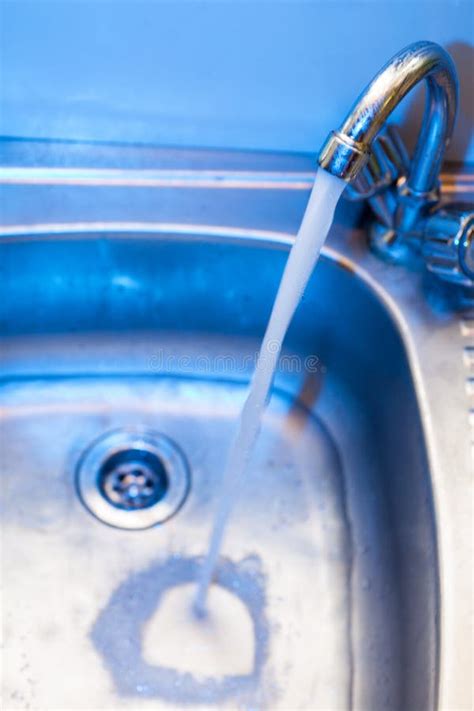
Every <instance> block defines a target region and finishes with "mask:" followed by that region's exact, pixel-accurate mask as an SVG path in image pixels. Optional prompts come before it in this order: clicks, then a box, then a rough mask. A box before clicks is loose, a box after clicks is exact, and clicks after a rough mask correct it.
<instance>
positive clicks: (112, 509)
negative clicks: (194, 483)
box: [77, 427, 190, 529]
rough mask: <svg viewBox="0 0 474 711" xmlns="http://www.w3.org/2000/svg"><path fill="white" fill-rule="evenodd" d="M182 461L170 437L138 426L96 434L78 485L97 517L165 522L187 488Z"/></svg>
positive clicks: (137, 523)
mask: <svg viewBox="0 0 474 711" xmlns="http://www.w3.org/2000/svg"><path fill="white" fill-rule="evenodd" d="M189 484H190V482H189V472H188V467H187V464H186V460H185V458H184V456H183V454H182V453H181V451H180V450H179V449H178V447H177V446H176V445H175V444H174V442H172V441H171V440H170V439H169V438H168V437H164V436H163V435H161V434H158V433H156V432H153V431H148V430H146V429H143V428H139V427H129V428H126V429H119V430H116V431H113V432H109V433H107V434H106V435H104V436H102V437H99V438H98V439H97V440H96V441H95V442H94V443H93V444H92V445H91V446H90V447H88V449H87V450H86V452H85V453H84V455H83V456H82V457H81V459H80V460H79V464H78V469H77V489H78V492H79V494H80V496H81V499H82V501H83V502H84V504H85V506H86V507H87V508H88V509H89V511H90V512H91V513H93V514H94V516H96V517H97V518H98V519H99V520H100V521H103V522H104V523H108V524H109V525H110V526H117V527H118V528H126V529H144V528H149V527H150V526H155V525H156V524H158V523H163V522H164V521H167V520H168V519H169V518H170V517H171V516H173V515H174V514H176V512H177V511H178V510H179V509H180V507H181V506H182V505H183V502H184V501H185V499H186V496H187V494H188V491H189Z"/></svg>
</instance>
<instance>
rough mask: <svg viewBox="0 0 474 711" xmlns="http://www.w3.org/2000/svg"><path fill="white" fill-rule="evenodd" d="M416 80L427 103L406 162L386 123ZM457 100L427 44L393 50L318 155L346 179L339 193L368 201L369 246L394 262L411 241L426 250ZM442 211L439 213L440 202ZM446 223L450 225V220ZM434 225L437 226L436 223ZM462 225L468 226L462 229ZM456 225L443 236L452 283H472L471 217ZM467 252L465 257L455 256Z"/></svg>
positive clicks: (441, 59) (452, 72)
mask: <svg viewBox="0 0 474 711" xmlns="http://www.w3.org/2000/svg"><path fill="white" fill-rule="evenodd" d="M422 80H426V87H427V91H426V108H425V113H424V117H423V121H422V125H421V128H420V132H419V136H418V141H417V144H416V148H415V151H414V154H413V158H412V159H411V161H410V160H409V158H408V155H407V153H406V150H405V148H404V146H403V142H402V141H401V138H400V137H399V135H398V134H397V132H396V131H395V130H394V128H393V127H390V126H387V120H388V118H389V117H390V115H391V114H392V112H393V111H394V109H395V108H396V107H397V106H398V104H399V103H400V102H401V101H402V99H403V98H404V97H405V96H406V95H407V94H408V93H409V92H410V91H411V90H412V89H413V88H414V87H415V86H416V85H417V84H419V83H420V82H421V81H422ZM457 104H458V79H457V74H456V68H455V66H454V64H453V62H452V60H451V57H450V56H449V54H448V53H447V52H446V51H445V50H444V49H443V48H442V47H440V46H439V45H437V44H435V43H433V42H416V43H415V44H412V45H409V46H408V47H406V48H405V49H403V50H401V51H400V52H398V54H396V55H395V56H394V57H392V59H391V60H390V61H389V62H388V63H387V64H386V65H385V67H383V69H382V70H381V71H380V72H379V73H378V74H377V75H376V77H375V78H374V79H373V80H372V81H371V82H370V84H369V85H368V86H367V87H366V89H365V90H364V91H363V92H362V94H361V95H360V96H359V98H358V99H357V101H356V103H355V104H354V106H353V107H352V109H351V111H350V112H349V114H348V115H347V117H346V119H345V121H344V122H343V124H342V125H341V127H340V129H339V130H338V131H333V132H331V134H330V135H329V137H328V138H327V140H326V142H325V143H324V145H323V148H322V150H321V152H320V154H319V165H320V166H321V167H322V168H324V169H325V170H327V171H328V172H330V173H332V174H333V175H335V176H337V177H339V178H341V179H343V180H345V181H346V182H347V183H349V185H350V187H349V188H348V189H347V190H346V193H347V194H348V196H349V197H350V198H352V199H367V200H368V202H369V204H370V206H371V208H372V211H373V214H374V221H373V224H372V226H371V229H370V234H371V244H372V246H373V248H374V249H375V250H376V251H377V252H379V253H380V254H382V256H384V257H387V258H389V259H391V260H393V261H401V260H403V259H405V258H406V255H407V253H409V252H410V253H411V252H412V250H413V248H414V246H415V249H418V251H421V252H422V253H423V254H425V255H426V254H427V253H428V252H429V250H427V249H425V248H424V242H425V241H428V242H429V241H430V229H431V226H432V225H433V224H434V222H433V220H432V216H433V213H434V212H436V211H437V210H438V209H439V208H440V196H439V172H440V168H441V164H442V161H443V158H444V153H445V150H446V147H447V145H448V143H449V141H450V138H451V136H452V133H453V129H454V124H455V120H456V113H457ZM443 210H444V212H443V214H446V207H445V206H444V207H443ZM469 213H471V214H472V210H470V208H469V209H468V213H467V214H469ZM456 214H457V215H458V213H456ZM456 219H458V217H456ZM446 220H447V222H446V224H447V225H448V224H449V227H450V229H451V230H452V229H453V226H452V220H451V218H449V219H448V218H446ZM435 222H436V226H437V229H439V222H440V220H436V221H435ZM467 224H470V225H471V228H470V231H469V232H466V233H465V230H464V227H463V226H464V225H467ZM459 227H460V231H459V230H458V231H455V234H456V237H455V238H454V237H453V239H452V240H448V241H449V249H450V250H451V252H452V255H451V256H452V261H453V260H454V261H453V263H454V262H455V264H456V266H455V267H453V271H452V273H451V281H458V282H460V283H463V284H464V285H465V284H466V283H467V284H468V285H471V284H472V285H473V286H474V271H471V270H470V268H469V267H467V266H466V264H471V263H472V261H473V256H472V255H473V252H474V239H473V236H472V234H473V232H472V220H466V211H465V210H464V211H463V215H462V216H461V215H459ZM466 245H467V246H466ZM466 249H467V251H468V253H469V255H470V259H468V260H467V262H466V259H465V258H461V251H462V252H463V254H464V255H465V253H466ZM428 266H430V265H428ZM431 266H432V265H431ZM433 271H436V268H435V267H433ZM440 275H441V276H443V278H446V277H445V274H444V273H441V274H440Z"/></svg>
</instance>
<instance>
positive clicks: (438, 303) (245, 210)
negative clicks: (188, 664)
mask: <svg viewBox="0 0 474 711" xmlns="http://www.w3.org/2000/svg"><path fill="white" fill-rule="evenodd" d="M15 150H17V151H18V148H15V147H13V151H15ZM31 150H32V153H30V159H31V157H32V156H33V158H34V150H33V149H31ZM48 150H49V151H50V153H49V156H53V158H54V156H55V150H56V151H58V154H61V160H62V161H63V163H65V162H67V160H66V159H67V153H68V149H67V147H66V146H58V147H56V149H55V148H54V147H52V148H49V149H48ZM75 150H76V149H75V148H74V147H71V151H72V153H74V151H75ZM97 150H98V149H96V148H94V147H91V148H89V149H87V150H86V149H84V150H83V153H82V159H83V160H84V161H85V160H86V157H87V155H89V156H90V161H91V165H94V161H95V160H96V159H97ZM100 150H101V151H102V156H104V155H106V154H107V151H109V156H110V161H111V163H112V162H113V165H114V166H115V165H117V164H119V163H120V161H121V160H123V159H124V157H123V156H124V155H128V156H130V155H131V152H133V149H124V154H123V155H122V153H121V150H120V149H119V148H117V147H110V148H108V149H105V148H102V149H100ZM87 151H88V152H87ZM136 151H137V155H138V156H140V155H141V156H143V155H144V154H145V153H146V151H145V149H136ZM155 155H156V153H155ZM56 158H57V154H56ZM178 158H179V160H181V161H185V160H186V156H179V157H178ZM48 160H49V157H48ZM104 160H106V159H105V158H104ZM157 162H159V152H158V161H157ZM206 162H207V163H208V164H212V168H213V169H214V168H216V167H217V166H219V165H220V169H221V170H222V171H224V172H226V175H227V180H228V183H229V184H231V183H232V170H233V168H235V166H236V163H238V164H239V169H244V170H245V172H246V173H251V172H252V170H257V171H262V172H264V173H265V174H267V173H268V170H269V169H271V170H273V171H279V172H280V178H281V180H282V181H285V180H286V182H288V179H287V178H285V171H287V170H289V171H290V172H291V174H292V175H293V176H295V175H297V174H298V173H300V174H301V175H302V176H304V175H305V174H307V172H308V170H309V169H310V165H311V159H310V158H305V157H299V158H298V157H289V156H287V157H285V156H282V157H275V156H266V157H265V156H252V155H247V156H245V155H241V154H239V155H235V154H224V155H217V154H214V155H210V156H207V157H206V156H204V158H203V159H202V164H201V165H200V168H202V169H203V170H204V169H206V165H205V164H206ZM267 162H268V165H269V167H267V168H266V169H265V165H266V164H267ZM33 164H35V165H38V163H37V162H36V163H33ZM229 166H231V167H229ZM207 168H208V169H209V165H208V166H207ZM47 174H48V171H47V170H46V169H43V175H45V176H46V177H47ZM195 177H196V176H195ZM295 179H296V180H297V177H296V178H295ZM256 181H258V175H257V176H256ZM453 182H454V181H453ZM278 190H279V192H278V194H276V193H275V191H274V190H273V189H268V190H266V189H258V190H252V189H251V187H248V188H246V189H242V188H229V189H228V190H222V189H220V190H219V191H218V192H217V191H214V190H212V189H201V188H200V189H197V190H193V189H191V188H188V189H186V190H183V189H182V188H181V187H176V186H174V187H173V186H170V187H169V188H160V189H156V188H155V189H153V190H148V189H147V188H143V189H139V188H136V189H135V191H131V190H130V188H128V187H111V186H104V187H98V186H78V185H68V186H65V187H64V186H62V185H56V186H52V185H47V186H41V185H30V184H29V185H26V184H24V185H9V186H4V187H3V189H2V192H3V196H2V197H3V199H5V203H4V204H5V211H4V217H5V220H6V222H8V225H6V226H5V227H4V229H3V238H2V242H1V253H2V254H1V262H0V264H1V265H2V267H1V268H2V270H3V271H2V280H1V290H2V293H1V302H0V303H1V308H2V316H1V321H2V328H3V341H2V349H1V358H2V373H3V380H2V396H1V398H2V409H1V415H2V420H1V422H2V444H3V454H2V477H3V486H2V490H1V495H2V499H3V501H2V525H3V531H2V544H3V550H2V554H3V573H4V594H3V604H2V610H3V621H4V637H5V639H4V645H5V646H4V650H3V655H4V663H3V668H4V698H5V699H6V703H4V706H6V708H11V709H19V708H26V707H27V706H30V708H32V709H43V708H51V709H64V708H68V709H74V708H77V709H79V708H81V709H84V708H94V709H98V708H104V709H106V708H108V709H119V708H133V709H157V708H160V706H163V708H165V707H166V708H169V706H170V702H173V698H174V706H175V707H176V708H182V707H183V703H185V702H184V701H183V698H184V697H183V696H180V693H181V692H179V687H178V690H176V692H175V696H174V697H173V698H171V697H170V696H169V691H170V689H169V686H168V687H167V686H166V683H165V682H166V679H165V678H164V676H165V675H164V673H163V670H162V669H161V670H160V668H157V667H155V666H153V665H150V664H149V663H147V662H146V659H145V658H144V654H143V648H142V646H141V644H142V642H141V641H140V640H141V637H140V629H142V627H143V629H145V630H146V629H147V624H148V620H149V619H150V616H152V615H153V610H154V606H156V604H157V599H158V594H159V589H161V588H160V586H162V585H164V584H166V583H165V582H164V581H166V579H167V578H166V576H167V575H168V574H169V567H167V566H171V567H172V568H173V570H174V571H175V573H176V568H179V563H178V562H177V560H179V559H178V558H177V557H178V556H181V560H183V561H184V563H183V566H184V568H183V570H182V572H181V575H182V579H183V580H189V576H190V575H192V570H193V568H192V566H193V565H195V562H193V561H195V560H196V558H197V557H199V556H200V555H202V554H203V552H204V545H205V542H206V540H207V533H208V530H209V525H210V516H211V512H212V511H213V505H214V503H215V502H214V496H215V492H216V486H215V484H216V482H217V481H218V479H219V476H220V474H221V467H222V462H223V459H224V456H225V452H226V451H227V448H228V444H229V441H230V437H231V436H232V431H233V426H234V424H235V422H236V418H237V416H238V413H239V408H240V405H241V403H242V399H243V397H244V393H245V385H246V383H247V382H248V379H249V376H250V374H251V371H252V367H253V363H254V357H255V352H256V349H257V347H258V342H259V339H260V337H261V335H262V333H263V329H264V326H265V322H266V319H267V318H268V314H269V311H270V308H271V303H272V300H273V297H274V294H275V290H276V286H277V283H278V279H279V276H280V274H281V271H282V268H283V264H284V260H285V258H286V253H287V250H288V248H289V246H290V245H291V242H292V235H293V234H294V233H295V231H296V229H297V227H298V224H299V221H300V219H301V214H302V211H303V209H304V206H305V201H306V198H307V193H306V192H304V191H299V190H294V189H288V190H286V191H285V190H283V189H280V188H279V189H278ZM7 198H8V199H7ZM79 222H80V224H78V223H79ZM55 223H56V225H55ZM356 224H357V206H351V205H350V204H348V203H342V204H341V207H340V209H339V211H338V213H337V215H336V221H335V225H334V228H333V230H332V232H331V235H330V238H329V242H328V244H327V246H326V248H325V250H324V255H323V259H322V261H321V263H320V264H319V265H318V267H317V269H316V272H315V274H314V276H313V278H312V280H311V284H310V286H309V288H308V292H307V294H306V296H305V299H304V300H303V302H302V304H301V306H300V308H299V310H298V313H297V315H296V319H295V322H294V324H293V326H292V329H291V331H290V333H289V337H288V340H287V342H286V350H285V353H284V357H283V359H282V362H281V370H280V373H279V375H278V378H277V381H276V386H275V393H274V398H273V401H272V404H271V408H270V410H269V413H268V416H267V419H266V422H265V426H264V430H263V432H262V439H261V442H260V445H259V450H258V453H257V455H256V458H255V461H254V462H253V465H252V472H251V475H250V476H249V479H248V488H247V489H246V490H245V491H243V492H242V499H241V502H240V504H239V507H238V510H237V512H236V517H235V519H234V522H233V525H232V527H231V529H230V532H229V539H228V543H227V544H226V547H225V555H226V556H227V558H228V561H227V563H226V564H225V565H224V567H223V569H222V571H221V572H222V576H223V577H222V584H223V585H224V584H225V585H228V586H230V587H232V585H233V584H235V583H239V584H242V585H243V586H244V588H245V584H246V581H247V582H248V580H249V579H251V580H253V581H255V585H256V587H255V589H253V590H250V589H249V590H247V589H246V590H247V592H245V591H244V592H242V598H241V599H242V601H243V604H244V605H245V606H246V609H247V610H248V614H249V615H251V616H252V615H253V617H252V619H253V620H254V622H255V625H254V630H255V635H256V637H258V639H260V640H262V639H264V640H266V641H265V644H263V643H261V644H259V645H257V647H256V649H257V652H256V655H257V656H256V658H255V660H254V666H253V667H252V668H251V670H250V671H249V675H248V677H247V678H246V680H245V682H244V684H243V689H241V693H240V696H239V693H237V691H236V690H235V685H234V687H233V686H232V684H231V685H230V686H229V684H227V682H225V683H220V685H219V684H214V686H212V685H211V687H209V686H207V687H205V689H204V691H202V688H201V687H200V690H196V689H195V688H194V687H193V693H196V694H200V693H203V694H205V693H208V692H209V689H210V688H211V689H214V690H216V689H218V692H219V694H221V697H220V700H219V701H218V703H217V706H218V708H237V707H239V704H240V706H242V705H244V706H245V705H247V706H252V705H253V706H254V707H257V708H262V709H265V708H270V709H272V710H273V709H278V708H289V707H290V708H314V707H315V705H316V707H317V706H318V705H319V707H322V708H346V709H357V708H363V709H371V708H373V709H377V710H378V709H381V708H387V709H393V710H394V711H399V709H401V708H403V709H413V711H420V709H435V708H440V709H446V710H448V709H449V710H451V709H454V708H455V709H463V710H464V709H466V710H467V709H469V708H470V706H471V701H472V699H471V696H470V694H471V685H470V682H469V677H470V671H471V662H472V647H471V646H470V639H471V636H470V634H469V629H468V625H469V620H470V613H471V608H472V580H471V576H470V570H471V567H470V566H471V561H472V547H471V542H472V499H471V497H470V496H469V487H470V486H471V485H472V484H471V465H470V455H471V449H470V446H471V445H470V441H471V437H472V417H471V418H470V417H469V400H468V398H469V397H471V390H470V388H469V379H470V378H472V367H473V358H472V352H473V350H474V343H473V337H474V332H473V328H472V323H473V320H472V318H471V317H470V314H469V313H464V314H463V315H461V314H459V313H458V312H457V311H456V310H455V309H454V308H453V307H452V304H451V301H450V297H449V296H447V295H446V294H444V292H443V291H440V290H439V287H438V286H437V285H436V284H433V283H425V281H424V278H423V277H422V275H421V274H420V273H418V272H417V271H408V270H405V269H403V268H400V267H392V266H390V265H386V264H383V263H382V262H380V261H379V260H378V259H376V258H375V257H374V256H373V255H371V254H370V253H368V252H367V250H366V248H365V243H364V238H363V232H362V231H361V230H359V229H358V228H357V227H356ZM19 265H21V268H19ZM130 425H133V426H136V425H140V426H142V427H146V428H152V429H154V430H158V431H159V432H161V433H163V434H165V435H166V436H168V437H170V438H171V439H173V440H174V441H176V442H177V443H178V444H179V446H180V447H182V448H183V450H184V451H185V452H186V455H187V457H188V458H189V464H190V468H191V473H192V477H193V486H192V490H191V492H190V495H189V497H188V499H187V500H186V502H185V504H184V506H183V507H182V509H181V510H180V511H179V512H178V513H177V514H176V516H174V517H173V518H172V519H171V520H170V521H169V522H168V523H167V524H165V525H164V526H158V527H155V528H151V529H149V530H147V531H126V530H120V529H115V528H111V527H108V526H104V525H103V524H101V523H100V522H99V521H97V520H95V519H94V518H93V517H91V516H90V515H89V514H88V512H87V511H85V510H84V508H83V506H82V505H81V503H80V501H79V500H78V499H77V496H76V493H75V487H74V478H75V467H76V464H77V460H78V458H79V457H80V455H81V453H82V452H83V451H84V449H85V448H86V447H88V446H89V444H90V442H91V441H93V440H94V439H95V438H96V437H98V436H99V435H100V434H101V433H102V432H104V431H107V430H109V429H113V428H119V427H123V426H130ZM25 443H27V444H28V446H27V447H25ZM32 452H34V453H35V457H34V458H33V457H32V456H31V453H32ZM225 566H227V567H225ZM246 576H247V577H246ZM249 576H250V578H249ZM32 580H34V584H35V588H34V589H35V594H34V595H31V590H32V586H31V583H32ZM45 601H47V603H46V602H45ZM122 633H123V634H122ZM267 635H268V636H267ZM300 635H301V636H300ZM58 669H60V670H61V674H60V675H58V673H57V670H58ZM178 681H179V679H178ZM218 681H219V680H218ZM221 681H222V680H221ZM226 684H227V685H226ZM188 688H189V687H188ZM229 689H230V690H229ZM232 689H234V691H232ZM173 693H174V692H173ZM183 693H184V692H183ZM167 694H168V695H167ZM165 698H166V699H167V700H166V701H165V700H164V699H165ZM200 698H201V703H204V704H206V703H208V702H207V701H203V700H202V699H203V697H202V696H201V697H200ZM188 701H189V699H188Z"/></svg>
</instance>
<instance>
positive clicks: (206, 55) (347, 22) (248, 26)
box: [0, 0, 474, 160]
mask: <svg viewBox="0 0 474 711" xmlns="http://www.w3.org/2000/svg"><path fill="white" fill-rule="evenodd" d="M473 22H474V1H473V0H449V1H448V0H438V1H436V0H429V1H424V0H411V1H410V0H405V1H403V0H397V1H395V0H364V1H362V0H353V1H352V2H351V1H347V0H312V1H304V0H273V1H266V0H253V1H249V2H244V1H239V0H233V1H231V0H214V1H212V0H211V1H208V2H201V1H195V2H192V1H189V0H174V1H169V2H164V1H163V0H122V1H120V0H94V1H90V0H83V1H78V0H62V1H61V0H56V1H55V2H53V1H52V0H36V1H34V2H30V1H24V0H3V3H2V28H3V29H2V48H1V56H2V65H3V67H2V69H3V71H2V74H3V81H2V89H1V91H2V103H3V111H2V125H1V127H0V129H1V132H2V133H3V134H4V135H10V136H24V137H54V138H68V139H93V140H117V141H130V142H137V141H138V142H152V143H156V144H166V145H193V146H216V147H221V146H224V147H236V148H237V147H238V148H241V147H246V148H263V149H283V150H286V149H290V150H305V151H316V150H317V149H318V147H319V145H320V144H321V142H322V140H323V138H324V137H325V135H326V133H327V132H328V131H329V129H330V128H332V127H333V126H335V125H336V124H338V123H339V122H340V120H341V118H342V117H343V115H344V113H345V112H346V111H347V110H348V108H349V106H350V105H351V103H352V102H353V100H354V99H355V97H356V95H357V94H358V92H359V91H360V89H361V88H362V87H363V85H364V84H365V83H366V81H367V80H368V79H369V78H371V76H372V75H373V74H374V72H375V71H376V70H377V69H378V68H379V67H380V66H381V65H382V64H383V63H384V62H385V61H386V60H387V59H388V58H389V57H390V56H391V54H393V53H394V52H395V51H397V50H398V49H399V48H401V47H403V46H404V45H406V44H408V43H409V42H412V41H415V40H417V39H431V40H435V41H437V42H440V43H441V44H442V45H444V46H445V47H446V48H448V50H450V51H451V52H452V54H453V56H454V57H455V59H456V60H457V62H458V66H459V69H460V73H461V79H462V84H463V86H462V89H463V105H462V111H461V116H460V120H459V125H458V130H457V134H456V138H455V141H454V144H453V146H452V148H451V152H450V157H452V158H457V159H462V158H463V157H466V156H467V157H468V158H469V159H470V160H474V141H473V138H472V133H471V126H472V114H473V103H474V102H473V96H472V79H471V76H472V65H473V50H472V44H470V43H472V40H473V37H472V33H473ZM420 111H421V96H420V97H418V99H415V101H413V100H412V101H410V102H409V103H408V104H407V105H406V107H405V110H404V112H403V121H404V123H405V126H406V127H407V128H406V131H407V133H408V134H409V135H410V134H413V132H414V131H416V122H417V120H419V113H420Z"/></svg>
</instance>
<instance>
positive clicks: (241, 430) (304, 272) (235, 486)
mask: <svg viewBox="0 0 474 711" xmlns="http://www.w3.org/2000/svg"><path fill="white" fill-rule="evenodd" d="M344 188H345V183H344V182H343V181H342V180H339V178H335V177H334V176H332V175H331V174H329V173H327V172H326V171H324V170H322V169H321V168H320V169H319V170H318V172H317V174H316V180H315V182H314V186H313V190H312V191H311V195H310V198H309V201H308V206H307V208H306V212H305V214H304V217H303V220H302V222H301V226H300V229H299V231H298V234H297V236H296V240H295V243H294V245H293V247H292V249H291V251H290V255H289V257H288V261H287V264H286V267H285V271H284V273H283V277H282V280H281V283H280V286H279V289H278V293H277V296H276V299H275V303H274V306H273V310H272V313H271V316H270V320H269V323H268V326H267V330H266V332H265V336H264V338H263V343H262V347H261V350H260V353H259V356H258V360H257V365H256V369H255V373H254V376H253V379H252V382H251V385H250V391H249V394H248V397H247V399H246V401H245V404H244V406H243V409H242V413H241V416H240V421H239V425H238V428H237V432H236V435H235V438H234V440H233V443H232V445H231V449H230V452H229V457H228V460H227V464H226V468H225V471H224V477H223V483H222V490H221V493H220V497H219V500H218V507H217V511H216V514H215V518H214V525H213V529H212V533H211V538H210V541H209V547H208V552H207V556H206V558H205V560H204V562H203V565H202V568H201V570H200V573H199V578H198V583H197V590H196V594H195V598H194V604H193V608H194V611H195V613H196V614H197V615H198V616H200V617H203V616H205V614H206V602H207V596H208V592H209V586H210V585H211V582H212V579H213V576H214V573H215V569H216V565H217V561H218V558H219V552H220V550H221V547H222V542H223V538H224V535H225V531H226V527H227V524H228V522H229V517H230V515H231V513H232V508H233V505H234V503H235V501H236V499H237V496H238V492H239V491H240V490H241V488H242V479H243V477H244V475H245V471H246V469H247V465H248V463H249V460H250V457H251V455H252V452H253V449H254V446H255V442H256V440H257V437H258V434H259V431H260V427H261V422H262V416H263V413H264V411H265V407H266V405H267V403H268V401H269V399H270V394H271V388H272V383H273V378H274V375H275V371H276V368H277V365H278V359H279V356H280V352H281V348H282V344H283V339H284V338H285V334H286V332H287V330H288V327H289V325H290V323H291V320H292V318H293V315H294V313H295V311H296V308H297V306H298V304H299V302H300V300H301V297H302V296H303V292H304V289H305V287H306V284H307V283H308V280H309V278H310V276H311V274H312V272H313V269H314V267H315V265H316V263H317V261H318V259H319V255H320V252H321V248H322V246H323V244H324V241H325V239H326V236H327V234H328V232H329V229H330V227H331V223H332V221H333V217H334V210H335V208H336V205H337V203H338V200H339V198H340V196H341V194H342V191H343V190H344Z"/></svg>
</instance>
